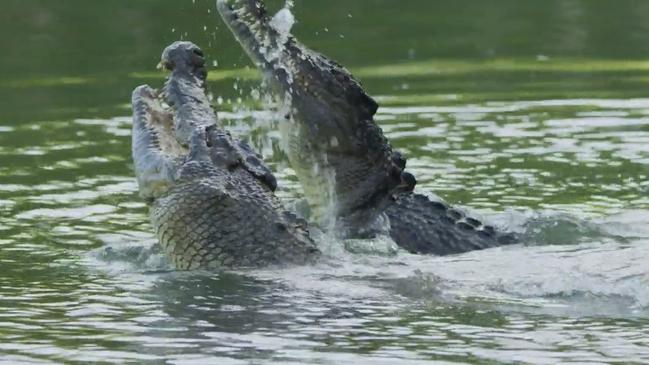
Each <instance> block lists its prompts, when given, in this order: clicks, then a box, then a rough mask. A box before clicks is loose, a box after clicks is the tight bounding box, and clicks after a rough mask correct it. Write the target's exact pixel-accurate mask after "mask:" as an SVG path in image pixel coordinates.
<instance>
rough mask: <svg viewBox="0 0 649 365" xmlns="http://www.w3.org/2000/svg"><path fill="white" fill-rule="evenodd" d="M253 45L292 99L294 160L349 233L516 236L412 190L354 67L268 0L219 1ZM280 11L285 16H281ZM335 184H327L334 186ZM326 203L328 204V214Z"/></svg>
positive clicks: (433, 243)
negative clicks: (295, 28) (302, 38)
mask: <svg viewBox="0 0 649 365" xmlns="http://www.w3.org/2000/svg"><path fill="white" fill-rule="evenodd" d="M217 8H218V10H219V12H220V14H221V16H222V18H223V19H224V21H225V23H226V24H227V25H228V27H229V28H230V29H231V30H232V32H233V33H234V35H235V37H236V38H237V40H238V41H239V42H240V43H241V45H242V46H243V48H244V49H245V51H246V53H248V55H249V56H250V57H251V59H252V60H253V62H254V63H255V64H256V65H257V66H258V67H259V68H260V69H261V70H262V72H263V73H264V75H265V77H266V79H267V80H268V81H269V83H270V84H271V85H272V86H273V87H274V88H275V90H277V91H278V95H279V96H280V97H281V98H283V100H284V101H285V103H286V105H287V108H286V110H287V112H286V116H285V118H284V119H285V120H283V121H282V123H281V126H280V129H281V130H282V136H283V140H284V142H285V145H286V148H287V154H288V156H289V160H290V163H291V164H292V167H293V168H294V170H295V171H296V173H297V175H298V178H299V179H300V181H301V183H302V185H303V186H304V190H305V195H306V198H307V200H308V201H309V203H310V205H311V206H312V208H313V210H315V211H316V212H320V214H319V215H318V216H316V221H320V224H322V219H321V215H325V216H326V214H324V213H328V214H329V215H330V216H333V217H334V219H335V226H334V227H335V229H336V230H337V231H338V232H340V233H342V235H343V236H344V237H348V238H350V237H351V238H353V237H369V236H372V235H374V234H375V233H377V232H380V231H381V228H385V229H388V230H389V233H390V236H391V237H392V238H393V240H394V241H395V242H396V243H397V244H398V245H399V246H400V247H402V248H404V249H406V250H408V251H410V252H412V253H432V254H452V253H460V252H466V251H471V250H476V249H483V248H489V247H494V246H499V245H504V244H509V243H513V242H516V237H515V236H514V235H512V234H506V233H501V232H497V231H496V230H495V229H494V227H492V226H489V225H485V224H483V223H482V222H480V221H479V220H477V219H473V218H471V217H468V216H467V215H466V214H465V213H463V212H462V211H460V210H457V209H453V208H451V207H450V206H449V205H447V204H445V203H443V202H439V201H434V200H431V199H429V198H428V197H426V196H424V195H421V194H416V193H414V192H413V190H414V188H415V184H416V180H415V178H414V177H413V175H411V174H409V173H408V172H406V171H405V167H406V160H405V158H404V157H403V156H402V155H401V154H400V153H398V152H397V151H395V150H394V149H393V148H392V146H391V145H390V143H389V142H388V140H387V139H386V137H385V136H384V135H383V132H382V130H381V128H380V127H379V126H378V125H377V124H376V123H375V122H374V119H373V116H374V114H375V112H376V111H377V108H378V105H377V103H376V102H375V101H374V100H373V99H372V98H371V97H370V96H369V95H368V94H367V93H366V92H365V90H364V89H363V88H362V86H361V85H360V83H359V82H358V81H356V80H355V79H354V78H353V76H352V75H351V73H350V72H349V71H347V70H346V69H345V68H344V67H342V66H341V65H339V64H338V63H336V62H334V61H332V60H331V59H329V58H327V57H325V56H324V55H322V54H319V53H317V52H314V51H312V50H310V49H307V48H306V47H305V46H303V45H302V44H300V43H299V42H298V41H297V40H296V39H295V37H293V36H292V35H291V34H290V33H289V30H290V29H289V27H281V26H279V25H281V24H278V23H280V22H281V19H278V18H279V17H280V16H281V14H282V13H278V15H276V16H275V18H271V17H270V16H269V15H268V13H267V11H266V9H265V6H264V3H263V1H261V0H217ZM278 20H279V21H278ZM327 192H328V193H327ZM323 212H324V213H323Z"/></svg>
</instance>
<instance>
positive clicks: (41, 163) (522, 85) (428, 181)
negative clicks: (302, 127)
mask: <svg viewBox="0 0 649 365" xmlns="http://www.w3.org/2000/svg"><path fill="white" fill-rule="evenodd" d="M274 5H277V4H274ZM648 5H649V4H644V3H643V2H633V1H620V2H615V3H613V2H605V1H586V0H583V1H578V0H566V1H558V0H557V1H529V2H518V1H513V0H511V1H509V0H508V1H499V2H495V1H477V0H475V1H473V0H463V1H450V0H447V1H430V0H421V1H419V0H417V1H415V0H408V1H402V2H394V1H387V0H371V1H369V0H368V1H365V0H363V1H343V0H335V1H328V2H321V3H320V2H318V3H316V2H306V1H296V2H295V9H294V10H295V14H296V18H297V20H298V23H297V24H296V26H295V31H296V33H297V34H298V35H299V36H300V37H301V39H302V40H303V41H304V42H305V43H307V44H309V45H311V46H312V47H314V48H316V49H318V50H321V51H324V52H326V53H327V54H330V55H332V56H334V57H335V58H336V59H338V60H339V61H340V62H341V63H343V64H345V65H348V66H349V67H350V69H351V70H352V71H353V72H354V74H355V75H357V76H358V77H359V78H360V79H361V80H362V81H363V83H364V85H365V86H366V88H367V89H368V91H369V92H370V93H371V94H372V95H374V96H376V98H377V100H378V101H379V102H380V104H381V109H380V110H379V112H378V115H377V120H378V121H379V122H380V124H381V126H382V127H383V129H384V130H385V132H386V135H387V136H388V137H389V138H390V139H391V141H392V142H393V144H394V145H395V146H396V147H397V148H398V149H400V150H402V151H403V152H405V153H406V154H407V156H409V158H410V159H409V162H408V163H409V166H410V169H411V170H412V172H414V173H415V175H416V176H417V177H418V180H419V185H418V189H419V191H420V192H428V193H430V194H435V195H437V196H439V197H441V198H443V199H445V200H446V201H448V202H450V203H453V204H457V205H459V206H462V207H465V209H467V210H469V211H471V212H472V213H474V214H476V215H477V216H479V217H481V218H483V219H484V220H486V221H488V222H491V223H493V224H495V225H497V226H499V227H502V228H504V229H509V230H513V231H517V232H520V233H521V234H522V235H523V237H525V239H524V241H525V243H524V244H521V245H516V246H511V247H506V248H496V249H491V250H486V251H480V252H472V253H468V254H463V255H457V256H450V257H426V256H414V255H409V254H405V253H399V254H397V255H384V254H381V250H380V247H379V246H381V242H366V243H365V245H366V246H372V245H374V246H377V248H376V250H375V252H374V253H363V254H352V253H349V252H346V251H345V250H344V249H343V248H342V246H343V243H341V242H337V241H336V240H334V239H332V238H328V237H326V236H325V237H321V238H320V241H321V245H322V247H323V249H325V251H326V252H327V253H328V257H327V258H326V259H325V260H323V261H322V262H320V263H318V264H316V265H312V266H306V267H294V268H287V269H267V270H252V271H240V272H224V273H211V272H193V273H181V272H174V271H173V270H170V268H169V267H168V265H167V263H166V262H165V260H164V257H162V256H161V255H159V254H157V253H156V252H155V250H154V249H153V248H152V247H153V245H154V243H155V238H154V236H153V234H152V229H151V227H150V225H149V222H148V217H147V207H146V205H145V204H144V202H143V201H142V200H141V199H140V198H139V197H138V195H137V186H136V183H135V180H134V178H133V172H132V166H131V161H130V128H131V123H130V117H129V114H130V110H129V105H128V101H129V95H130V91H131V90H132V89H133V87H134V86H136V85H138V84H141V83H150V84H152V85H154V86H156V85H159V84H160V83H161V82H162V81H163V77H164V75H162V74H159V73H156V72H155V69H154V65H155V64H156V63H157V61H158V57H159V54H160V51H161V50H162V48H163V47H164V46H165V45H166V44H167V43H169V42H170V41H172V40H175V39H179V38H184V39H192V40H195V41H196V42H197V43H199V44H201V46H203V47H204V48H205V50H206V53H207V54H208V57H209V58H210V60H213V61H214V62H213V70H212V72H211V79H210V80H211V81H210V90H211V92H212V93H213V95H214V100H215V105H216V106H217V108H218V109H219V112H220V117H221V120H222V122H223V124H224V125H226V126H227V127H228V129H229V130H231V131H232V132H233V133H234V134H236V135H238V136H241V137H242V138H246V139H249V140H250V141H251V142H253V144H254V145H255V146H256V147H257V148H258V149H259V151H260V152H262V153H263V154H264V155H265V156H266V158H267V160H268V161H269V163H270V164H271V165H272V167H273V168H274V169H275V171H276V172H277V175H278V177H279V178H280V186H281V187H280V192H279V194H280V195H281V196H282V198H283V199H285V200H286V202H287V204H289V205H290V204H294V203H296V202H298V201H299V198H300V188H299V185H298V184H297V181H296V179H295V177H294V176H293V174H292V172H291V170H290V168H289V166H288V165H287V164H286V162H285V158H284V156H283V154H282V153H281V151H280V150H279V148H278V145H279V143H278V133H277V132H276V118H275V116H274V115H273V114H272V113H271V112H267V111H263V110H262V107H261V106H260V102H259V101H258V100H257V99H258V98H257V96H258V92H257V91H256V90H257V86H258V84H259V80H258V75H257V74H256V73H255V72H254V70H251V69H249V68H246V65H247V64H248V63H247V59H246V57H245V55H243V53H242V52H241V50H240V49H239V48H238V46H237V45H236V44H235V43H234V42H233V41H232V39H231V36H230V34H229V33H228V32H227V31H226V29H225V27H224V25H223V24H222V23H221V22H220V20H219V19H217V16H216V14H215V9H214V4H213V3H212V1H201V0H197V1H190V0H183V1H171V0H164V1H161V0H156V1H153V0H151V1H140V2H131V1H126V0H119V1H114V2H113V1H111V2H101V3H100V2H86V1H81V0H71V1H69V2H61V3H58V4H51V3H50V2H48V1H44V0H43V1H30V2H24V1H22V0H21V1H18V0H6V5H3V8H6V12H5V9H3V12H4V13H5V16H6V19H5V20H4V21H3V22H1V23H0V28H2V29H3V31H4V32H3V34H14V36H7V37H5V38H4V39H2V40H1V41H0V42H2V43H0V45H2V46H3V47H2V49H3V50H6V52H5V53H3V56H1V57H0V66H2V67H1V70H0V97H1V98H2V100H3V107H2V110H1V111H0V264H1V266H0V364H16V363H33V364H41V363H43V364H49V363H70V364H74V363H79V364H82V363H138V364H139V363H143V364H266V363H272V364H351V363H354V364H356V363H358V364H421V363H427V362H433V363H475V364H478V363H480V364H482V363H494V364H496V363H526V364H527V363H530V364H557V363H583V364H593V363H649V265H648V264H647V262H649V225H648V222H649V198H648V192H649V87H647V86H649V85H647V84H648V82H649V61H645V60H644V58H646V55H648V54H649V46H648V45H649V42H647V39H649V28H647V26H646V24H644V19H646V18H647V16H649V6H648ZM397 15H398V16H397ZM370 251H371V250H370Z"/></svg>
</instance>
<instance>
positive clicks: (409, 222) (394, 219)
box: [386, 193, 518, 255]
mask: <svg viewBox="0 0 649 365" xmlns="http://www.w3.org/2000/svg"><path fill="white" fill-rule="evenodd" d="M386 214H387V215H388V218H389V220H390V235H391V236H392V239H393V240H394V241H395V242H396V243H397V244H398V245H399V246H400V247H401V248H403V249H405V250H407V251H409V252H411V253H416V254H434V255H450V254H458V253H463V252H468V251H474V250H482V249H486V248H491V247H497V246H503V245H509V244H514V243H517V242H518V238H517V237H516V235H515V234H513V233H505V232H499V231H497V230H496V229H495V228H494V227H493V226H489V225H485V224H483V223H482V222H480V221H479V220H477V219H474V218H471V217H468V216H467V215H466V214H465V213H463V212H461V211H459V210H457V209H453V208H451V207H450V206H448V205H447V204H445V203H442V202H439V201H433V200H431V199H429V198H428V197H426V196H424V195H421V194H415V193H404V194H401V195H399V196H397V197H396V199H395V200H394V201H393V202H392V203H391V204H390V205H389V206H388V208H387V209H386Z"/></svg>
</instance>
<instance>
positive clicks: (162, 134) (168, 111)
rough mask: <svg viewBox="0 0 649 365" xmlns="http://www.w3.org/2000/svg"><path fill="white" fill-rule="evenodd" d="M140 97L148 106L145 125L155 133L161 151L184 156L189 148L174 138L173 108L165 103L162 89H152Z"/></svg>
mask: <svg viewBox="0 0 649 365" xmlns="http://www.w3.org/2000/svg"><path fill="white" fill-rule="evenodd" d="M142 99H143V100H144V101H145V102H146V103H147V105H148V106H149V113H150V115H149V118H147V120H146V122H147V127H148V128H149V129H150V130H152V131H153V132H154V133H155V135H156V137H157V139H158V147H159V148H160V150H161V151H162V153H164V154H166V155H169V156H172V157H180V156H186V155H187V154H188V153H189V150H188V149H187V148H186V147H184V146H183V145H181V144H180V143H179V142H178V140H177V139H176V136H175V132H174V110H173V108H172V107H171V106H169V104H168V103H167V100H166V97H165V92H164V90H162V89H158V90H153V91H152V93H149V94H147V95H143V96H142Z"/></svg>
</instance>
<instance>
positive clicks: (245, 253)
mask: <svg viewBox="0 0 649 365" xmlns="http://www.w3.org/2000/svg"><path fill="white" fill-rule="evenodd" d="M162 65H163V66H164V67H165V68H167V69H170V70H172V74H171V76H170V77H169V78H168V80H167V82H166V84H165V86H164V88H163V90H162V91H161V93H160V94H158V93H157V92H156V91H154V90H153V89H151V88H149V87H148V86H141V87H138V88H137V89H136V90H135V91H134V92H133V100H132V102H133V160H134V162H135V172H136V176H137V178H138V183H139V187H140V193H141V195H142V196H143V197H145V198H147V199H148V200H150V201H151V212H150V215H151V221H152V224H153V226H154V228H155V231H156V235H157V236H158V239H159V242H160V244H161V246H162V247H163V249H164V251H165V252H166V253H167V254H168V256H169V258H170V259H171V261H172V262H173V263H174V264H175V266H176V268H178V269H180V270H189V269H198V268H209V269H211V268H229V267H259V266H265V265H276V264H284V263H295V264H302V263H306V262H308V261H310V260H312V259H314V258H316V257H317V256H318V255H319V251H318V249H317V248H316V246H315V244H314V242H313V241H312V240H311V238H310V237H309V233H308V230H307V227H306V222H304V221H302V220H300V219H298V218H297V217H296V216H295V215H293V214H291V213H289V212H287V211H286V210H284V208H283V207H282V205H281V203H280V202H279V199H278V198H277V197H276V196H275V195H274V194H273V191H274V189H275V188H276V180H275V178H274V177H273V175H272V173H271V172H270V170H269V169H268V168H267V167H266V166H265V165H264V164H263V161H262V160H261V159H260V158H259V156H257V155H255V154H254V153H253V152H252V149H251V148H250V147H249V146H248V145H247V144H245V143H243V142H241V141H238V140H236V139H234V138H232V137H231V136H230V135H229V134H228V133H227V132H225V131H223V130H221V129H219V127H218V125H217V119H216V115H215V113H214V112H213V110H212V109H211V107H210V105H209V101H208V99H207V97H206V95H205V90H204V84H205V79H206V75H207V72H206V71H205V66H204V59H203V54H202V52H201V51H200V49H199V48H198V47H196V46H195V45H193V44H191V43H189V42H176V43H174V44H173V45H171V46H169V47H168V48H167V49H166V50H165V52H164V54H163V57H162ZM163 102H164V103H166V104H168V105H169V106H170V107H168V108H167V107H165V106H163Z"/></svg>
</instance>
